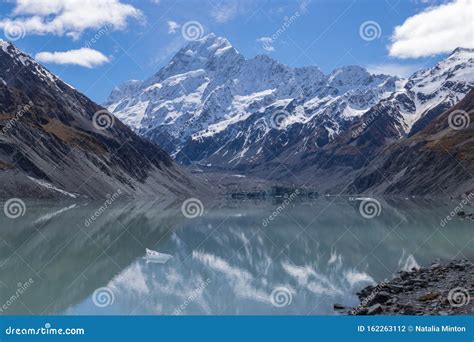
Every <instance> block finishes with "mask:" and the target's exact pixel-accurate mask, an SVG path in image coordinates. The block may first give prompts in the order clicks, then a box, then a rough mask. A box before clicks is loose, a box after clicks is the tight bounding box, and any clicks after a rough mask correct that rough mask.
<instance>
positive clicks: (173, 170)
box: [0, 41, 199, 198]
mask: <svg viewBox="0 0 474 342" xmlns="http://www.w3.org/2000/svg"><path fill="white" fill-rule="evenodd" d="M0 99H1V100H0V184H1V186H0V197H23V196H28V197H50V196H66V197H78V196H79V197H82V196H86V197H89V198H105V197H106V196H110V194H112V193H115V192H117V191H118V190H119V189H120V190H121V193H122V194H123V195H125V196H147V195H149V196H175V195H184V194H188V193H190V192H192V191H195V190H197V189H198V188H199V186H198V185H196V183H195V182H194V181H192V180H191V179H190V178H189V177H188V176H187V175H186V174H185V173H183V171H181V170H180V169H179V168H178V167H177V166H176V165H175V163H174V162H173V161H172V159H171V158H170V157H169V156H168V155H167V154H166V152H164V151H163V150H161V149H160V148H159V147H157V146H156V145H154V144H152V143H150V142H148V141H146V140H144V139H142V138H140V137H138V136H137V135H136V134H135V133H133V132H132V130H130V129H129V128H128V127H127V126H125V125H124V124H122V123H121V122H120V121H119V120H118V119H116V118H115V117H113V116H112V115H111V114H110V113H108V112H107V111H106V110H104V108H102V107H101V106H99V105H97V104H95V103H94V102H92V101H91V100H89V99H88V98H87V97H85V96H84V95H82V94H81V93H79V92H78V91H76V90H75V89H74V88H72V87H71V86H69V85H68V84H66V83H64V82H62V81H61V80H60V79H59V78H57V77H56V76H55V75H53V74H52V73H50V72H49V71H48V70H46V69H45V68H44V67H42V66H41V65H40V64H38V63H37V62H36V61H34V60H33V59H32V58H31V57H29V56H28V55H26V54H24V53H23V52H21V51H20V50H18V49H17V48H16V47H15V46H13V45H12V44H10V43H8V42H5V41H0Z"/></svg>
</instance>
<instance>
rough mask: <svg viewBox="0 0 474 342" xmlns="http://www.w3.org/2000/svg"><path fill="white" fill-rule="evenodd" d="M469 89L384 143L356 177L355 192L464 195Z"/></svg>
mask: <svg viewBox="0 0 474 342" xmlns="http://www.w3.org/2000/svg"><path fill="white" fill-rule="evenodd" d="M473 137H474V91H471V92H469V94H468V95H466V97H465V98H464V99H463V100H462V101H461V102H459V103H458V104H457V105H455V106H453V107H452V108H451V109H449V110H448V111H445V112H444V113H443V114H442V115H439V116H438V117H436V118H435V119H434V120H433V121H432V122H431V123H430V124H429V125H427V126H426V127H425V128H424V129H422V130H420V131H419V132H418V133H416V134H414V135H413V136H411V137H409V138H408V139H406V140H403V141H401V142H398V143H394V144H392V145H390V146H388V147H387V148H386V149H385V150H384V151H383V152H382V153H381V154H380V155H378V156H377V158H375V159H374V160H373V161H372V162H371V163H370V164H369V165H368V167H367V168H366V169H365V170H364V171H363V172H362V173H361V174H360V175H358V176H357V178H356V179H355V181H354V183H353V185H352V188H353V189H355V190H356V192H358V193H361V192H375V193H386V194H400V193H408V194H451V193H455V194H463V193H470V192H472V191H473V190H474V182H473V177H474V139H473Z"/></svg>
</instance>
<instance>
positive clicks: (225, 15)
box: [211, 1, 239, 23]
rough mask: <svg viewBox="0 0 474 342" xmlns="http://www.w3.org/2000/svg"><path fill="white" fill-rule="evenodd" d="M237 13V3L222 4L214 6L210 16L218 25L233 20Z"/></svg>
mask: <svg viewBox="0 0 474 342" xmlns="http://www.w3.org/2000/svg"><path fill="white" fill-rule="evenodd" d="M238 11H239V8H238V4H237V2H234V1H232V2H223V3H218V4H216V5H215V6H214V9H213V10H212V11H211V16H212V17H213V18H214V19H215V20H216V21H217V22H218V23H225V22H228V21H230V20H231V19H233V18H234V17H235V16H236V15H237V13H238Z"/></svg>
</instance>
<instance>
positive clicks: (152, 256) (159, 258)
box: [144, 248, 173, 264]
mask: <svg viewBox="0 0 474 342" xmlns="http://www.w3.org/2000/svg"><path fill="white" fill-rule="evenodd" d="M172 257H173V256H172V255H169V254H164V253H159V252H157V251H152V250H151V249H148V248H147V249H146V256H145V257H144V259H145V260H146V263H147V264H148V263H149V262H152V263H156V264H166V263H167V262H168V261H169V260H170V259H171V258H172Z"/></svg>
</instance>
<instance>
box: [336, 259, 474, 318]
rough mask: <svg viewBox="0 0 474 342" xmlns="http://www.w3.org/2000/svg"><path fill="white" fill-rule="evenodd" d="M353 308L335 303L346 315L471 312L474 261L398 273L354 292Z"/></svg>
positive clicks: (436, 264) (473, 292) (472, 312)
mask: <svg viewBox="0 0 474 342" xmlns="http://www.w3.org/2000/svg"><path fill="white" fill-rule="evenodd" d="M357 295H358V296H359V299H360V301H361V303H360V305H359V306H357V307H354V308H349V309H347V308H344V307H342V306H340V305H337V304H336V305H334V309H335V310H338V311H342V312H344V313H346V314H349V315H474V264H473V263H472V262H471V261H468V260H454V261H451V262H450V263H447V264H444V265H441V264H440V263H439V262H434V263H433V264H432V265H431V266H430V267H428V268H420V269H412V270H411V271H410V272H406V271H400V272H398V276H397V277H395V278H394V279H392V280H390V281H388V282H381V283H379V284H377V285H376V286H367V287H365V288H364V289H362V291H360V292H359V293H357Z"/></svg>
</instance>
